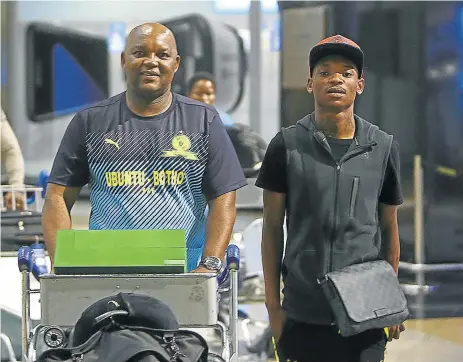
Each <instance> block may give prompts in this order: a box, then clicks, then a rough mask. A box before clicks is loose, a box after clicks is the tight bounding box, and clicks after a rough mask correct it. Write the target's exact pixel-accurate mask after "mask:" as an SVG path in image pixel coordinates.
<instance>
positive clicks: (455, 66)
mask: <svg viewBox="0 0 463 362" xmlns="http://www.w3.org/2000/svg"><path fill="white" fill-rule="evenodd" d="M143 23H161V24H163V25H165V26H166V27H168V28H169V29H170V30H171V31H172V33H173V34H174V36H175V39H176V43H177V49H178V54H179V55H180V57H181V61H180V66H179V69H178V71H177V72H176V73H175V77H174V79H173V81H172V91H173V92H175V93H177V94H180V95H182V96H186V97H188V96H189V92H190V89H189V80H190V79H191V78H192V77H193V76H194V75H195V74H197V73H199V72H207V73H208V74H211V75H212V76H213V77H214V80H215V104H214V106H215V107H216V108H217V109H218V110H219V109H220V110H221V111H223V112H224V113H226V114H227V115H228V116H229V117H230V122H231V123H229V124H227V125H226V129H227V132H228V135H229V136H230V139H231V141H232V144H233V146H234V147H235V151H236V153H237V155H238V159H239V162H240V163H241V167H242V168H243V172H244V174H245V177H246V179H247V185H246V186H244V187H243V188H240V189H239V190H238V191H237V194H236V210H237V213H236V222H235V224H234V229H233V233H232V235H231V240H230V242H231V244H233V245H236V246H237V248H238V250H239V252H240V257H238V259H237V260H238V261H239V262H238V264H239V270H238V271H236V270H230V275H229V276H228V279H229V282H227V283H228V284H227V285H228V288H229V289H228V291H227V290H225V289H224V290H225V291H224V292H223V295H222V293H221V298H220V303H219V304H218V306H217V303H216V299H215V297H216V294H217V291H216V290H215V289H214V290H212V292H211V290H208V289H207V288H216V285H215V284H213V286H212V287H211V286H210V285H212V284H210V282H209V281H206V282H204V283H209V284H208V286H201V287H199V286H196V287H191V285H190V286H189V288H190V289H191V288H193V289H192V290H193V291H196V292H191V293H193V294H194V293H199V292H198V290H200V291H201V293H203V294H204V293H205V294H204V295H202V296H200V297H198V296H197V295H196V297H195V296H194V295H193V294H185V298H186V299H187V300H188V298H189V300H190V303H193V302H191V300H192V298H193V299H194V298H199V299H198V300H203V299H205V298H209V299H208V300H209V301H210V300H212V302H211V303H212V304H211V305H212V306H209V307H207V305H206V304H204V305H203V306H201V307H198V310H197V311H195V310H194V309H193V310H189V311H188V313H187V312H186V311H181V309H182V308H183V309H185V308H187V309H188V308H189V307H186V306H185V305H183V307H182V304H181V302H180V301H179V302H178V303H179V304H178V306H177V304H173V305H172V308H173V310H174V312H175V313H177V311H179V313H181V314H182V315H183V314H185V318H187V317H188V318H190V317H191V318H192V319H191V320H192V321H196V320H197V319H198V318H199V317H198V318H196V319H195V318H194V317H195V316H193V314H195V313H196V314H197V315H196V317H197V316H198V315H199V314H201V313H203V312H204V313H206V314H207V308H212V309H210V310H209V313H212V314H214V313H215V314H214V316H213V318H212V317H210V316H209V317H210V318H212V319H211V320H213V322H211V324H214V326H215V325H216V324H217V323H218V322H217V321H218V320H220V321H222V322H223V323H222V322H221V323H222V324H221V325H228V326H231V325H232V324H233V323H235V322H236V325H235V324H233V327H229V331H231V332H230V334H228V332H227V331H226V327H224V328H225V329H220V328H219V331H221V332H222V339H221V335H220V333H216V331H214V329H213V328H208V329H204V330H203V329H201V335H202V336H204V338H205V339H206V341H207V343H208V345H209V348H210V350H211V351H213V352H214V353H215V354H216V355H217V356H218V355H221V354H222V352H221V347H222V348H224V349H226V350H227V352H226V353H228V355H227V356H226V357H223V356H224V355H222V357H220V358H219V357H214V358H217V359H208V361H219V362H220V361H224V362H228V361H275V360H276V361H278V356H277V354H276V352H275V348H274V342H273V339H272V330H271V329H270V326H269V317H268V313H267V309H266V307H265V285H264V278H263V266H262V253H261V240H262V229H263V217H264V214H263V209H264V198H263V190H262V189H261V188H258V187H257V186H256V185H255V183H256V179H257V177H258V175H259V169H260V166H261V165H262V161H263V160H264V156H265V153H266V149H267V146H268V144H269V143H270V142H271V140H272V139H273V137H274V136H275V135H276V134H277V133H278V132H279V131H280V130H281V128H282V127H289V126H293V125H296V123H297V122H298V121H299V120H301V119H302V118H304V117H305V116H306V115H307V114H309V113H312V112H314V110H315V107H316V104H315V101H314V98H313V96H312V95H310V94H309V93H308V92H307V82H308V77H309V52H310V49H311V48H312V47H314V46H315V45H316V44H317V43H318V42H319V41H321V40H322V39H324V38H327V37H330V36H333V35H336V34H340V35H342V36H344V37H347V38H349V39H352V40H353V41H354V42H355V43H357V44H358V45H359V46H360V47H361V49H362V51H363V53H364V57H365V64H364V70H363V78H364V80H365V90H364V92H363V93H362V94H361V95H360V96H358V97H357V99H356V102H355V114H357V115H359V116H360V117H362V118H363V119H366V120H368V121H369V122H371V123H373V124H374V125H377V126H378V127H379V128H380V129H382V130H383V131H385V132H387V133H389V134H391V135H393V138H394V140H395V141H396V142H397V144H398V145H399V156H400V183H401V187H402V192H403V203H402V204H401V205H400V206H399V207H398V211H397V213H398V217H397V218H398V225H399V237H400V263H399V272H398V280H399V283H400V287H401V290H402V291H403V293H404V295H405V297H406V300H407V306H408V309H409V311H410V317H409V318H408V319H407V320H406V321H405V322H404V325H405V327H406V329H405V331H403V332H402V333H401V334H400V338H399V339H394V340H392V341H390V342H388V343H387V345H386V351H385V359H384V361H386V362H462V361H463V144H462V143H460V141H461V140H463V2H460V1H273V0H261V1H250V0H247V1H246V0H204V1H196V0H191V1H174V0H172V1H167V0H159V1H158V0H156V1H139V0H133V1H127V0H126V1H122V0H118V1H104V0H95V1H42V0H37V1H19V0H13V1H2V2H1V105H2V113H3V112H4V114H5V116H6V118H7V121H8V123H9V125H10V126H11V129H12V131H13V132H14V135H15V137H16V138H17V140H18V143H19V146H20V150H21V153H22V157H23V160H24V170H25V175H24V185H25V186H24V187H25V189H24V188H19V189H17V190H16V189H15V188H14V186H13V188H12V189H10V187H11V185H9V181H8V178H7V175H6V172H5V171H4V166H5V165H6V161H4V155H3V152H4V147H3V142H4V137H3V135H2V212H1V247H0V268H1V270H0V278H1V283H0V290H1V291H0V311H1V316H0V326H1V328H0V331H1V350H0V351H1V361H2V362H17V361H21V362H26V361H27V362H29V361H30V362H33V361H36V358H37V357H38V356H39V352H43V351H45V350H46V349H47V348H48V349H53V348H60V347H63V346H65V343H67V342H66V339H68V338H71V337H70V335H69V333H71V334H72V329H70V330H71V332H69V333H68V332H67V330H65V329H64V327H63V326H61V327H62V329H60V328H61V327H60V328H58V329H57V332H53V333H55V334H52V335H51V337H50V338H51V339H50V340H52V342H53V343H52V342H50V341H48V342H47V333H52V332H49V331H50V328H48V327H47V328H48V329H46V328H45V332H43V333H44V335H42V334H40V333H42V332H41V329H40V326H42V325H43V324H44V323H45V324H46V323H47V322H44V319H45V321H46V320H47V319H48V321H58V320H59V318H58V317H57V316H58V315H63V316H64V315H67V313H68V312H69V313H70V314H69V315H67V316H66V318H67V319H69V320H70V321H71V319H72V318H74V317H73V316H74V315H75V316H77V317H78V316H80V314H81V313H82V312H83V310H84V309H85V308H86V307H88V306H89V305H90V304H89V303H87V304H85V298H88V299H89V300H90V299H91V297H88V296H85V295H80V297H79V288H77V287H75V288H74V287H72V285H71V284H69V285H68V286H66V285H64V284H65V279H59V278H58V279H57V280H53V279H52V277H50V275H45V276H43V277H39V278H38V277H35V274H34V271H33V270H32V271H31V270H28V271H27V272H26V271H24V269H21V265H22V264H21V262H20V261H19V260H20V254H21V250H25V249H22V247H29V248H32V249H28V250H42V251H43V249H44V248H45V247H44V237H43V232H42V221H41V220H42V219H41V217H42V207H43V202H44V198H45V189H46V187H47V181H46V180H47V179H48V175H49V173H50V171H51V168H52V165H53V161H54V159H55V157H56V155H57V152H58V148H59V147H60V144H61V140H62V138H63V135H64V133H65V131H66V129H67V127H68V125H69V124H70V121H71V119H73V117H74V116H75V115H76V113H77V112H80V111H81V110H83V109H86V108H88V107H91V106H92V105H94V104H97V103H99V102H102V101H104V100H105V99H107V98H110V97H113V96H115V95H117V94H120V93H122V92H124V91H125V90H126V87H127V84H126V78H125V75H124V72H123V69H122V68H121V53H122V52H124V49H125V46H126V39H127V35H128V34H129V32H130V31H131V30H132V29H133V28H134V27H136V26H137V25H140V24H143ZM219 113H220V112H219ZM227 119H228V118H227ZM3 122H4V120H3V119H2V132H3V129H4V126H3ZM224 123H225V122H224ZM187 140H188V138H187ZM172 142H173V141H172ZM117 148H118V149H119V146H118V145H117ZM187 149H188V148H187ZM172 152H175V151H172ZM11 190H13V191H12V192H13V194H14V192H17V193H21V192H26V195H27V200H26V201H27V202H26V204H27V205H26V211H17V210H15V208H16V206H15V205H16V201H13V209H9V208H8V207H7V206H6V204H5V203H4V199H5V198H6V195H7V194H8V193H9V192H11ZM14 190H16V191H14ZM91 197H92V190H91V188H89V187H88V185H86V186H84V187H83V188H82V190H81V191H80V194H79V195H78V197H77V201H76V202H75V204H74V206H73V207H72V209H71V211H70V215H71V220H72V229H74V230H82V231H86V230H88V229H89V222H90V221H89V220H90V217H91V209H92V206H91V205H92V198H91ZM13 200H15V197H14V196H13ZM183 243H184V241H183ZM34 248H35V249H34ZM40 248H42V249H40ZM230 250H232V251H233V250H235V249H230ZM44 252H45V254H44V255H47V253H46V250H44ZM18 253H19V254H18ZM31 253H32V252H31ZM33 253H38V251H33ZM230 253H231V252H230ZM30 255H33V254H30ZM34 255H35V254H34ZM37 255H38V254H37ZM227 258H228V254H227ZM45 260H47V266H48V267H50V264H49V263H50V261H49V259H47V257H46V258H45ZM227 260H228V259H227ZM230 260H235V259H230ZM184 262H185V261H184ZM235 264H236V263H235ZM18 265H19V269H18ZM230 265H231V264H230ZM235 267H237V266H236V265H235ZM166 270H167V269H166ZM29 272H30V273H29ZM101 278H103V279H104V275H103V276H101ZM84 279H85V277H84ZM129 279H130V278H129ZM129 279H123V280H122V282H121V283H122V284H124V283H125V282H124V280H125V281H126V282H127V280H129ZM161 279H162V280H161V281H160V282H159V283H161V284H162V283H165V285H164V284H163V285H164V286H163V287H162V288H161V287H159V288H160V290H161V289H162V290H161V291H160V293H161V294H160V295H164V294H162V293H164V292H165V291H166V290H167V289H169V288H173V289H175V288H174V287H173V285H174V284H175V283H177V282H175V283H174V282H169V280H170V279H168V278H167V277H165V278H164V279H163V278H161ZM60 280H61V281H63V280H64V282H63V283H61V282H59V281H60ZM85 280H87V279H85ZM130 280H132V279H130ZM175 280H177V279H175ZM185 280H192V279H185ZM198 280H200V279H198ZM198 280H197V281H196V283H200V281H198ZM201 280H202V279H201ZM209 280H211V281H212V279H209ZM213 280H214V283H215V280H216V279H215V277H214V278H213ZM237 280H239V281H240V282H239V284H238V281H237ZM235 282H236V283H235ZM60 283H61V284H60ZM95 283H96V281H95ZM102 283H104V282H102ZM114 283H115V282H114ZM117 283H119V282H117ZM121 283H119V284H121ZM127 283H128V282H127ZM133 283H135V282H133ZM143 283H145V287H146V288H147V290H148V289H150V288H151V287H150V286H149V283H148V282H145V281H143V280H140V282H138V281H137V282H136V284H137V286H136V288H135V287H130V288H129V287H127V288H126V289H124V287H119V284H118V285H117V287H114V288H113V289H114V290H113V291H112V293H111V294H116V293H119V292H120V291H123V290H126V291H128V292H134V291H135V290H140V291H141V292H143V290H142V289H143ZM179 283H181V282H179ZM185 283H186V282H185ZM188 283H190V282H188ZM191 283H193V282H191ZM201 283H202V282H201ZM122 284H121V285H122ZM235 284H236V287H235ZM60 285H61V286H62V288H63V289H61V290H58V289H57V288H58V287H59V286H60ZM75 285H76V286H78V285H79V283H78V282H77V283H76V284H75ZM92 285H93V284H92ZM95 285H97V284H95ZM95 285H94V286H93V287H94V288H96V287H95ZM127 285H128V284H127ZM175 285H177V284H175ZM179 285H180V284H179ZM198 285H199V284H198ZM238 285H239V288H238ZM203 287H204V288H205V289H201V288H203ZM111 288H112V287H111ZM111 288H109V289H111ZM195 288H196V289H195ZM233 288H235V289H233ZM44 289H45V290H44ZM71 289H72V290H71ZM107 289H108V288H107ZM109 289H108V290H109ZM173 289H172V290H173ZM169 290H170V289H169ZM219 290H220V287H219ZM151 292H152V291H151ZM47 293H49V294H54V296H53V297H52V296H50V295H47ZM92 293H94V294H92V295H97V294H98V293H97V291H96V289H92ZM95 293H96V294H95ZM153 293H154V292H153ZM166 293H167V292H166ZM179 293H180V294H179V295H181V294H182V293H183V292H179ZM188 293H190V292H188ZM81 294H85V293H82V292H81ZM154 294H156V293H154ZM183 294H184V293H183ZM98 295H99V294H98ZM54 298H55V299H54ZM66 298H67V299H66ZM234 298H235V299H236V300H237V304H234V302H233V300H234ZM53 299H54V300H53ZM71 299H72V300H71ZM177 299H178V300H180V299H181V297H179V298H177ZM67 300H69V302H67ZM60 301H61V302H60ZM67 303H69V304H67ZM175 303H177V301H175ZM201 303H202V302H201ZM204 303H206V302H204ZM223 303H225V304H226V311H225V312H224V311H222V310H221V308H222V304H223ZM227 303H229V305H228V304H227ZM196 304H197V305H200V303H199V302H198V303H196ZM66 305H67V306H66ZM174 305H175V307H174ZM79 308H80V309H79ZM224 308H225V307H224ZM71 310H72V312H70V311H71ZM185 310H186V309H185ZM211 311H212V312H211ZM221 312H223V313H225V314H224V315H226V316H225V317H223V318H222V317H221ZM54 313H56V315H55V316H54ZM233 313H236V315H237V318H236V320H235V318H232V317H231V316H232V314H233ZM217 315H218V317H217ZM233 316H234V314H233ZM71 317H72V318H71ZM63 318H64V319H66V318H65V317H63ZM217 318H218V319H217ZM188 320H190V319H188ZM223 320H225V321H223ZM75 322H76V320H74V322H72V321H71V322H69V323H70V324H73V323H75ZM49 324H53V325H55V324H59V322H56V323H51V322H49ZM181 324H185V325H186V326H191V325H194V326H195V327H194V328H199V327H198V325H199V323H197V322H191V323H190V322H189V323H181ZM201 324H202V323H201ZM66 326H67V327H69V326H68V325H66ZM214 326H212V327H214ZM58 327H59V326H58ZM209 327H210V326H209ZM221 328H222V327H221ZM195 330H196V329H195ZM47 331H48V332H47ZM60 331H61V332H60ZM63 331H64V332H63ZM26 332H28V333H26ZM60 333H62V334H60ZM224 333H225V335H226V336H228V337H230V340H228V339H226V340H223V334H224ZM32 338H33V340H34V341H35V342H34V343H32V342H31V341H32ZM41 339H44V340H45V342H44V343H45V344H46V346H44V345H43V344H44V343H43V342H41ZM40 343H42V345H40ZM39 345H40V348H39V347H38V346H39ZM230 345H231V346H232V347H229V346H230ZM224 346H227V347H226V348H225V347H224ZM44 348H45V349H44ZM63 348H64V347H63ZM230 348H231V349H230ZM25 349H26V351H25ZM230 351H231V352H230ZM211 358H212V357H211ZM221 358H223V359H221ZM57 360H58V359H56V361H57ZM59 360H60V361H64V359H59ZM70 360H71V359H68V360H67V361H70ZM77 360H78V361H81V359H76V361H77ZM41 361H43V362H46V361H52V360H51V359H50V360H48V359H43V360H41ZM54 361H55V360H54ZM73 361H74V359H73ZM91 361H94V360H91ZM95 361H96V360H95ZM121 361H122V360H121ZM124 361H125V360H124ZM127 361H128V360H127ZM133 361H135V360H133ZM153 361H154V360H153ZM156 361H158V359H156ZM159 361H164V360H163V359H162V360H161V359H159ZM171 361H174V360H171ZM178 361H180V359H178ZM181 361H184V362H186V361H187V360H183V359H182V360H181ZM188 361H189V360H188ZM191 361H192V362H194V361H196V360H194V361H193V359H192V360H191ZM197 361H200V360H197ZM201 361H205V360H201ZM83 362H85V359H84V360H83ZM318 362H324V361H318ZM339 362H341V361H339ZM358 362H366V361H358ZM372 362H373V361H372ZM374 362H380V361H374Z"/></svg>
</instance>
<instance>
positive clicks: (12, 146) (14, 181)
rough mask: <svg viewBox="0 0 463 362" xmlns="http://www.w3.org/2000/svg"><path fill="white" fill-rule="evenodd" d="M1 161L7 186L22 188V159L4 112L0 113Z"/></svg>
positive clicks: (16, 140) (17, 143)
mask: <svg viewBox="0 0 463 362" xmlns="http://www.w3.org/2000/svg"><path fill="white" fill-rule="evenodd" d="M1 152H2V153H1V159H2V165H3V169H4V170H5V171H6V174H7V176H8V184H9V185H14V186H22V185H23V184H24V173H25V171H24V158H23V155H22V153H21V148H20V147H19V142H18V139H17V138H16V135H15V134H14V132H13V129H12V128H11V126H10V124H9V123H8V119H7V118H6V115H5V112H3V109H2V113H1Z"/></svg>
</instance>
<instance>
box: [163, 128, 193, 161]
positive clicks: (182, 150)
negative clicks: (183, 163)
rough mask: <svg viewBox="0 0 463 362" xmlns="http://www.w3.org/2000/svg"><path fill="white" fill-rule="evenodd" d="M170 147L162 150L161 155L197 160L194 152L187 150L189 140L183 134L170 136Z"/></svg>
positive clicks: (189, 146)
mask: <svg viewBox="0 0 463 362" xmlns="http://www.w3.org/2000/svg"><path fill="white" fill-rule="evenodd" d="M172 148H173V149H172V150H166V151H162V154H161V157H183V158H185V159H187V160H198V156H197V155H196V153H194V152H191V151H189V149H190V148H191V141H190V139H189V138H188V137H187V136H186V135H184V134H180V135H177V136H175V137H174V138H172Z"/></svg>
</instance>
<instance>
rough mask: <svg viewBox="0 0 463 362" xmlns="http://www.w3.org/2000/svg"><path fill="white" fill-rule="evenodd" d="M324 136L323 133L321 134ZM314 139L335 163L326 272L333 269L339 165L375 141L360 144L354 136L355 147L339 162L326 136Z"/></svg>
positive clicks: (366, 149) (374, 143) (371, 145)
mask: <svg viewBox="0 0 463 362" xmlns="http://www.w3.org/2000/svg"><path fill="white" fill-rule="evenodd" d="M323 136H324V135H323ZM315 138H316V140H317V141H318V142H319V143H320V145H321V146H322V147H323V148H324V149H325V150H326V151H328V153H329V154H330V156H331V158H332V159H333V161H334V164H335V165H336V174H335V190H334V215H333V223H332V228H333V229H332V231H331V238H330V260H329V268H328V270H327V273H329V272H331V271H332V270H333V253H334V242H335V240H336V227H337V223H338V201H339V200H338V199H339V196H338V193H339V175H340V173H341V166H342V164H343V163H344V162H346V161H347V160H349V159H351V158H353V157H355V156H359V155H361V154H364V153H365V152H369V151H371V149H372V147H373V146H375V145H376V142H373V143H370V144H368V145H366V146H360V145H359V143H358V141H357V139H356V138H355V144H356V147H355V148H354V149H353V150H351V151H350V152H347V153H346V154H345V155H344V156H343V157H342V158H341V160H340V161H339V162H337V161H336V160H335V158H334V156H333V154H332V153H331V150H330V146H329V144H328V141H327V140H326V137H323V139H320V138H318V137H315Z"/></svg>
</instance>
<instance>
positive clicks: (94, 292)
mask: <svg viewBox="0 0 463 362" xmlns="http://www.w3.org/2000/svg"><path fill="white" fill-rule="evenodd" d="M239 258H240V256H239V248H238V247H237V246H236V245H230V246H229V248H228V249H227V258H226V259H227V263H226V266H225V270H224V271H223V272H222V273H221V274H220V275H217V274H214V273H186V274H157V275H156V274H154V275H153V274H151V275H146V274H145V275H142V274H118V275H54V274H48V275H44V276H42V277H41V278H40V279H41V288H40V289H32V288H31V287H30V278H31V275H30V274H31V272H30V267H29V266H27V267H24V266H23V267H22V268H21V266H20V271H21V274H22V322H21V323H22V325H21V333H22V361H23V362H33V361H34V360H35V358H36V350H35V348H34V346H35V345H36V339H37V335H38V334H39V333H40V331H41V330H43V329H44V328H46V327H50V326H58V327H60V328H63V329H67V330H69V329H70V328H72V327H73V326H74V324H75V322H77V319H76V313H77V315H78V316H80V314H81V313H82V312H83V310H84V309H85V308H87V307H88V306H90V305H91V304H93V303H94V302H96V301H98V300H100V299H101V298H104V297H106V296H109V295H115V294H118V293H119V292H136V293H140V294H147V295H151V296H155V297H156V298H158V299H160V300H161V301H163V302H164V303H166V304H168V305H170V306H172V305H173V306H174V308H172V309H173V312H174V314H176V316H177V318H178V321H179V324H180V327H181V328H182V329H198V328H214V329H218V330H219V331H220V332H221V337H222V338H221V347H222V352H221V357H222V358H223V359H224V360H225V361H226V362H237V361H238V323H239V322H238V271H239V264H240V263H239ZM228 279H229V280H230V286H229V287H227V288H222V287H221V285H222V284H224V283H225V282H226V281H227V280H228ZM150 285H151V288H150V287H149V286H150ZM74 286H76V287H78V288H76V289H73V288H74ZM79 288H80V289H79ZM98 290H99V292H98ZM228 291H229V292H230V298H229V307H230V324H229V327H228V328H227V327H226V326H225V325H224V324H223V323H221V322H219V321H218V320H217V314H218V298H219V297H220V293H222V292H228ZM35 293H40V294H41V307H40V309H41V322H40V324H39V325H37V326H36V327H35V328H34V329H33V330H32V329H31V315H30V307H31V305H30V295H31V294H35ZM86 293H88V295H85V294H86ZM204 295H205V296H206V297H207V298H204ZM212 295H214V296H215V298H211V296H212ZM66 297H67V298H69V299H68V300H67V302H68V303H69V304H66V306H69V307H70V308H69V309H70V310H71V309H73V310H74V315H73V314H72V313H69V314H70V315H69V316H66V308H64V309H63V304H64V303H66ZM53 298H56V300H55V302H51V300H53ZM179 298H183V299H184V300H186V302H188V301H189V304H190V305H189V306H183V307H182V306H181V303H180V304H179ZM57 303H58V304H57ZM195 303H196V307H198V305H199V304H201V310H200V311H199V313H198V315H196V316H195V313H194V309H193V310H191V309H189V312H188V307H190V308H192V307H195ZM48 304H50V305H48ZM59 304H61V310H57V309H56V308H57V306H58V305H59ZM51 308H54V309H55V312H56V313H54V315H52V314H53V313H51V312H50V309H51ZM76 309H77V310H76ZM182 309H183V310H185V309H186V310H187V312H184V313H183V315H182V313H181V310H182ZM207 310H209V311H210V313H211V315H207V314H206V313H205V312H206V311H207ZM177 314H179V315H177ZM198 316H199V317H198ZM44 317H45V321H44V320H43V318H44ZM72 321H73V322H74V323H72Z"/></svg>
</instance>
